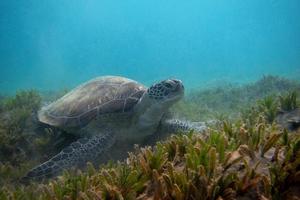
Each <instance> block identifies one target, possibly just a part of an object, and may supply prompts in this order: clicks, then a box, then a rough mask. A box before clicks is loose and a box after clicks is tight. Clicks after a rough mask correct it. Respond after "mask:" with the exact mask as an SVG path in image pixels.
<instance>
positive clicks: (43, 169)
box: [21, 132, 115, 183]
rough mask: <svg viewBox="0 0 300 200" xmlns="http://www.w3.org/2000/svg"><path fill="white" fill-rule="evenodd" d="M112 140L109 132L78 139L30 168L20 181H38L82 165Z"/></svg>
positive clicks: (101, 151)
mask: <svg viewBox="0 0 300 200" xmlns="http://www.w3.org/2000/svg"><path fill="white" fill-rule="evenodd" d="M114 141H115V137H114V135H113V134H112V133H111V132H106V133H105V134H103V135H98V136H94V137H92V138H90V139H87V138H82V139H79V140H77V141H76V142H73V143H72V144H71V145H69V146H68V147H66V148H64V149H63V150H62V151H61V152H60V153H58V154H57V155H55V156H54V157H53V158H51V159H50V160H48V161H46V162H44V163H42V164H41V165H39V166H37V167H35V168H33V169H32V170H30V171H29V172H28V173H27V174H26V175H25V176H24V177H22V179H21V182H25V183H26V182H28V181H31V180H38V181H40V180H43V179H47V178H51V177H54V176H56V175H58V174H59V173H61V172H62V171H63V170H67V169H70V168H72V167H78V166H82V165H84V164H86V162H87V161H93V160H95V158H97V157H98V156H99V155H100V154H102V153H103V152H105V151H106V150H107V149H109V148H110V147H111V146H112V145H113V143H114Z"/></svg>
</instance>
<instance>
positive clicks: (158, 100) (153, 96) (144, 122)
mask: <svg viewBox="0 0 300 200" xmlns="http://www.w3.org/2000/svg"><path fill="white" fill-rule="evenodd" d="M183 95H184V87H183V84H182V82H181V81H180V80H177V79H167V80H164V81H161V82H159V83H156V84H153V85H152V86H151V87H149V88H148V90H147V92H145V93H144V95H143V97H142V98H141V99H140V102H139V104H138V105H137V112H136V113H138V118H139V120H138V123H137V125H138V126H139V128H142V129H147V130H151V128H153V129H155V128H157V126H158V124H159V122H160V121H161V119H162V116H163V115H164V114H165V113H166V112H167V111H168V109H169V108H170V107H171V106H172V105H174V103H176V102H177V101H179V100H180V99H181V98H182V97H183Z"/></svg>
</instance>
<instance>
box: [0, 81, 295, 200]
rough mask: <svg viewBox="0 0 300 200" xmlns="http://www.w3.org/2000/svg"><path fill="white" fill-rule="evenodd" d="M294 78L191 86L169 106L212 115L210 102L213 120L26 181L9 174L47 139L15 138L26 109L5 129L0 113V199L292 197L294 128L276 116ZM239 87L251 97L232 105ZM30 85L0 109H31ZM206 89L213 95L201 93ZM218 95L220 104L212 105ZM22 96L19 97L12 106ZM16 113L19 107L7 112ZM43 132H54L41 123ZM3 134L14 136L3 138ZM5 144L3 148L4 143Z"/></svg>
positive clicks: (23, 129) (285, 107)
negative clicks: (105, 159) (201, 128)
mask: <svg viewBox="0 0 300 200" xmlns="http://www.w3.org/2000/svg"><path fill="white" fill-rule="evenodd" d="M261 85H262V86H261ZM298 86H299V85H297V84H296V83H293V82H289V81H287V80H285V79H281V78H278V77H264V78H263V79H262V80H260V81H258V82H257V83H255V84H252V85H248V86H245V88H247V87H248V89H247V90H246V89H245V88H244V89H241V88H235V89H234V88H231V89H230V90H227V91H231V92H232V93H230V94H231V95H229V96H230V97H229V96H227V97H226V98H228V99H227V100H225V99H226V98H225V99H222V98H223V97H225V96H224V95H225V94H223V93H225V92H223V91H222V90H221V91H219V90H218V92H217V90H215V92H211V93H209V92H204V93H201V92H199V93H198V94H194V95H195V96H197V95H199V97H198V98H199V99H197V98H196V99H194V98H195V96H193V97H191V98H189V99H186V100H185V101H184V102H183V103H181V104H179V105H177V106H178V107H177V108H176V109H177V112H183V113H184V114H186V117H187V118H192V119H195V120H199V118H203V117H199V115H198V113H197V111H199V109H201V110H203V111H207V112H204V115H205V118H206V119H210V118H211V117H212V116H216V113H214V112H212V108H213V106H216V108H215V110H216V111H218V112H219V113H223V111H226V112H224V113H225V114H224V115H222V114H219V115H218V119H219V121H218V123H213V124H211V125H210V127H209V129H208V130H207V131H206V132H205V133H201V134H200V133H197V132H190V133H188V134H177V135H172V136H171V137H169V138H168V139H167V140H165V141H160V142H158V143H157V144H156V145H155V146H153V147H150V146H146V147H136V149H135V152H132V153H129V156H128V158H127V159H126V160H124V161H122V162H117V163H116V162H111V163H108V164H106V165H103V166H101V167H100V168H99V169H95V168H94V167H93V166H92V165H91V164H88V167H87V169H86V171H84V172H81V171H79V170H76V169H74V170H71V171H65V173H64V174H63V175H62V176H60V177H58V178H57V179H54V180H50V181H49V182H44V183H31V184H29V185H26V186H25V185H22V184H20V183H18V182H17V181H15V182H14V184H12V180H10V179H12V177H13V178H14V180H17V178H18V177H20V176H21V174H22V173H23V174H24V169H28V167H29V166H30V167H31V166H33V164H32V163H31V162H34V161H30V162H28V161H25V158H28V157H32V156H33V155H34V151H33V150H36V149H39V150H40V152H43V151H45V150H49V144H51V140H49V138H48V140H47V137H46V138H44V137H37V135H36V134H34V137H31V138H32V141H33V142H29V143H25V144H22V143H20V142H21V141H26V139H28V134H29V132H30V131H29V130H31V131H32V130H33V126H34V125H33V123H31V122H27V121H26V120H29V119H31V115H30V114H28V115H26V116H25V117H24V118H20V119H23V120H24V121H25V122H24V121H22V120H21V123H20V124H19V123H16V125H18V126H19V127H18V128H14V129H11V132H9V131H8V130H10V129H9V128H8V127H9V126H7V125H6V122H5V120H4V121H1V123H3V124H1V126H0V137H2V138H4V139H3V140H1V139H0V158H1V163H0V177H1V180H0V199H166V200H168V199H178V200H184V199H203V200H205V199H207V200H231V199H238V200H245V199H246V200H247V199H249V200H250V199H264V200H268V199H269V200H271V199H274V200H277V199H278V200H279V199H297V198H300V193H299V191H300V187H299V185H300V181H299V180H300V179H299V174H300V132H299V129H296V130H295V131H294V132H291V131H290V130H289V129H286V128H285V126H283V125H282V124H281V123H280V120H278V116H280V114H281V113H282V112H283V113H285V112H288V114H290V112H294V111H295V110H297V109H298V108H299V101H298V100H297V95H298V94H299V90H298V89H297V88H299V87H298ZM260 87H262V88H264V87H266V88H268V89H266V88H264V92H262V93H263V94H261V93H259V91H258V90H260V89H259V88H260ZM243 91H246V93H247V94H248V95H250V96H253V95H254V94H255V95H254V96H253V97H254V98H253V99H251V100H247V102H246V103H244V102H242V101H241V102H237V104H238V105H234V104H231V103H229V102H230V101H231V100H232V99H233V98H236V97H235V96H234V95H237V96H238V97H237V98H239V97H241V96H243V98H246V97H244V94H245V93H244V94H243V95H242V94H239V93H241V92H243ZM276 91H277V92H276ZM278 91H280V92H278ZM286 91H290V92H286ZM31 92H32V91H29V92H23V94H22V95H24V96H22V95H21V96H19V97H18V95H16V96H15V97H12V99H9V100H7V99H2V100H0V102H1V104H0V105H1V106H0V111H1V117H5V116H7V113H11V112H12V111H13V110H14V109H19V108H23V109H25V110H26V111H27V112H29V113H32V112H35V111H36V110H37V109H38V107H39V106H40V102H41V100H39V101H38V93H35V94H37V95H35V94H34V93H32V94H28V93H31ZM207 94H214V95H212V96H209V97H205V98H207V99H206V100H204V96H205V95H207ZM233 94H234V95H233ZM202 95H204V96H202ZM24 97H28V98H29V97H30V98H36V99H35V102H36V103H33V102H34V101H30V102H28V101H27V100H25V99H24ZM219 98H220V99H222V100H220V99H219ZM230 98H231V99H230ZM17 99H19V100H17ZM21 100H22V101H21ZM212 100H213V101H212ZM219 100H220V101H219ZM222 101H224V103H223V102H222ZM233 101H234V100H233ZM237 101H239V100H238V99H237ZM252 101H253V102H252ZM7 102H9V103H7ZM200 102H202V103H200ZM250 102H252V103H250ZM27 103H29V105H27ZM198 103H199V105H198ZM219 103H220V104H222V105H224V107H225V108H224V107H222V109H221V108H220V109H219V107H221V105H218V104H219ZM227 103H228V104H227ZM22 104H25V105H24V106H19V105H22ZM30 104H31V105H30ZM204 104H205V106H203V107H202V108H199V107H201V106H202V105H204ZM229 105H232V106H233V107H231V106H229ZM218 106H219V107H218ZM8 108H10V109H8ZM218 109H219V110H218ZM229 112H233V113H235V115H234V116H235V117H234V118H233V117H231V118H230V117H227V114H226V113H229ZM21 114H22V113H19V111H18V112H17V113H14V115H21ZM8 116H9V115H8ZM14 117H16V116H14ZM280 119H281V118H280ZM289 119H290V118H289ZM1 131H2V132H1ZM46 132H47V133H48V135H53V134H54V133H53V132H52V131H51V130H48V129H47V131H46ZM31 134H32V133H31ZM11 135H15V136H14V137H12V138H10V136H11ZM29 135H30V134H29ZM46 135H47V134H46ZM15 138H17V139H15ZM13 139H15V140H13ZM8 144H9V145H10V146H9V147H10V148H7V145H8ZM47 145H48V146H47ZM3 147H5V148H7V149H10V150H11V151H13V152H14V153H13V154H10V155H16V156H15V157H14V156H10V157H7V154H6V153H7V152H5V151H4V150H3ZM16 147H21V148H22V150H23V152H24V154H22V155H23V156H21V154H20V153H16V152H15V151H16V149H17V148H16ZM25 147H26V148H25ZM39 156H41V155H39ZM2 160H3V161H4V162H3V161H2Z"/></svg>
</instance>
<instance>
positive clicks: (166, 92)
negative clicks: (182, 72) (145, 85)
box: [147, 79, 184, 104]
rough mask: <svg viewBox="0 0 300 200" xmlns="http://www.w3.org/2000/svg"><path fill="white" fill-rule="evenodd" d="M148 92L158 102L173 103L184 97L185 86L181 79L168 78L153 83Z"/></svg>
mask: <svg viewBox="0 0 300 200" xmlns="http://www.w3.org/2000/svg"><path fill="white" fill-rule="evenodd" d="M147 94H148V96H149V98H150V99H152V100H153V101H154V102H156V103H161V104H173V103H175V102H177V101H178V100H180V99H181V98H182V97H183V95H184V86H183V84H182V81H180V80H177V79H167V80H164V81H161V82H159V83H156V84H153V85H152V86H151V87H150V88H149V89H148V90H147Z"/></svg>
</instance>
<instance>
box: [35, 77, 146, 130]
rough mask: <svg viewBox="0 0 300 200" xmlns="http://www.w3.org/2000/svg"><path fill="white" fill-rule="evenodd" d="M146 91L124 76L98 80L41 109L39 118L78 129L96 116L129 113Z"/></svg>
mask: <svg viewBox="0 0 300 200" xmlns="http://www.w3.org/2000/svg"><path fill="white" fill-rule="evenodd" d="M145 91H146V87H145V86H144V85H141V84H140V83H137V82H136V81H133V80H130V79H127V78H124V77H118V76H103V77H98V78H95V79H92V80H90V81H88V82H86V83H83V84H82V85H80V86H78V87H77V88H75V89H73V90H72V91H70V92H69V93H67V94H66V95H64V96H63V97H61V98H60V99H58V100H57V101H55V102H53V103H51V104H49V105H47V106H45V107H43V108H42V109H41V110H40V111H39V112H38V119H39V121H40V122H42V123H45V124H49V125H52V126H55V127H62V128H80V127H83V126H85V125H87V124H88V123H89V122H90V121H91V120H93V119H95V118H96V117H97V116H100V115H105V114H114V113H123V112H129V111H131V110H132V109H133V107H134V106H135V105H136V104H137V103H138V101H139V100H140V98H141V97H142V95H143V94H144V92H145Z"/></svg>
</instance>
